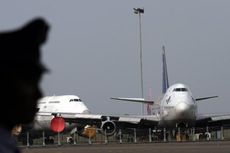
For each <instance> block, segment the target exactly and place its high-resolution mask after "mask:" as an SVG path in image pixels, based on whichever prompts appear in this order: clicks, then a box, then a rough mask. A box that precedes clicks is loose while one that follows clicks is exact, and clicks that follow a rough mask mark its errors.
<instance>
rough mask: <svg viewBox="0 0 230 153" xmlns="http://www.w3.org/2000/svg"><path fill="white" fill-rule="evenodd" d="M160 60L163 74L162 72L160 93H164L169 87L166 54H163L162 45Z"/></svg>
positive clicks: (163, 48)
mask: <svg viewBox="0 0 230 153" xmlns="http://www.w3.org/2000/svg"><path fill="white" fill-rule="evenodd" d="M162 51H163V52H162V62H163V74H162V93H163V94H164V93H165V92H166V90H167V89H168V87H169V81H168V72H167V64H166V56H165V47H164V46H162Z"/></svg>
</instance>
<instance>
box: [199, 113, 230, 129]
mask: <svg viewBox="0 0 230 153" xmlns="http://www.w3.org/2000/svg"><path fill="white" fill-rule="evenodd" d="M224 124H230V114H199V115H198V117H197V120H196V126H197V127H204V126H217V125H218V126H221V125H224Z"/></svg>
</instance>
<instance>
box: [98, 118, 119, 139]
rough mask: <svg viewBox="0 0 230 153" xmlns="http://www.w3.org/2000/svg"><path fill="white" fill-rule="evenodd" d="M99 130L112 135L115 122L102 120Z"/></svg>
mask: <svg viewBox="0 0 230 153" xmlns="http://www.w3.org/2000/svg"><path fill="white" fill-rule="evenodd" d="M101 131H102V133H103V134H105V135H107V136H110V135H113V134H114V133H115V132H116V124H115V123H114V122H113V121H104V122H102V124H101Z"/></svg>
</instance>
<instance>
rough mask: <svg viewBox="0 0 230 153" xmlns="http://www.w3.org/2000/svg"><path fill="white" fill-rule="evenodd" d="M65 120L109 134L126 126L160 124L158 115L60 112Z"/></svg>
mask: <svg viewBox="0 0 230 153" xmlns="http://www.w3.org/2000/svg"><path fill="white" fill-rule="evenodd" d="M59 115H60V116H61V117H62V118H63V119H64V120H65V122H67V123H69V124H72V123H75V124H76V125H77V126H80V127H85V126H88V125H90V126H96V127H97V128H98V129H100V131H101V132H102V133H106V134H107V135H108V136H109V135H112V134H114V133H115V132H117V131H118V130H119V129H124V128H150V127H154V126H156V125H157V124H158V122H159V118H158V117H157V116H153V115H151V116H129V115H121V116H119V115H118V116H116V115H114V116H113V115H108V116H107V115H98V114H69V113H62V114H59Z"/></svg>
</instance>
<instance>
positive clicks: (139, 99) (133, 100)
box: [110, 97, 154, 104]
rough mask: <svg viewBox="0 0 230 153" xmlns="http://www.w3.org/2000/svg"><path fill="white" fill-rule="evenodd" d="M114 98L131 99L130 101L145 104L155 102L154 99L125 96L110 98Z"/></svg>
mask: <svg viewBox="0 0 230 153" xmlns="http://www.w3.org/2000/svg"><path fill="white" fill-rule="evenodd" d="M110 99H113V100H122V101H130V102H137V103H145V104H153V103H154V101H153V100H145V99H144V98H123V97H118V98H114V97H112V98H110Z"/></svg>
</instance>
